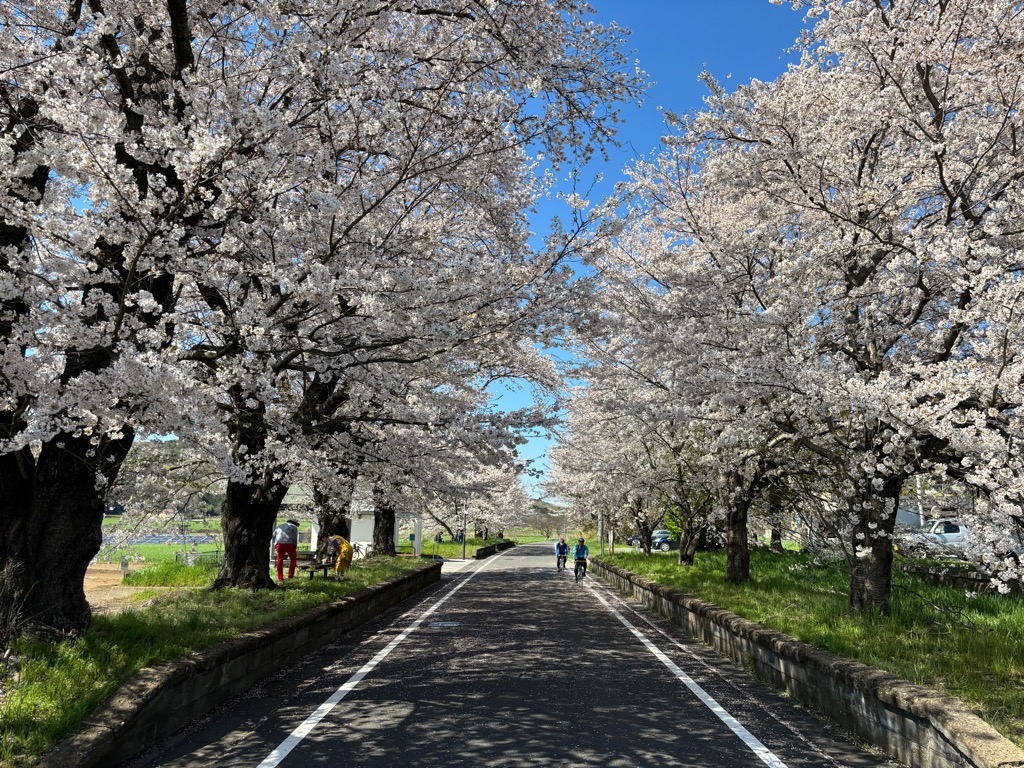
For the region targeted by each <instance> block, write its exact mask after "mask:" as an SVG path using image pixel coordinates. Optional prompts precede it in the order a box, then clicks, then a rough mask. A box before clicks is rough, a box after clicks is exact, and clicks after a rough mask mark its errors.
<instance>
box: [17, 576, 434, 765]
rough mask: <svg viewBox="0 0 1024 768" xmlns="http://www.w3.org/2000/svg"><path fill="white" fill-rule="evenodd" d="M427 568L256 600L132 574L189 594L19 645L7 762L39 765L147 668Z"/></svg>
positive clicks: (301, 587) (203, 579) (203, 580)
mask: <svg viewBox="0 0 1024 768" xmlns="http://www.w3.org/2000/svg"><path fill="white" fill-rule="evenodd" d="M422 565H423V563H422V561H419V560H407V559H398V558H391V559H386V558H371V559H369V560H365V561H361V562H358V563H356V564H355V565H354V566H353V567H352V568H351V569H350V570H349V571H348V573H347V576H346V580H345V581H342V582H336V581H333V580H332V579H312V580H308V579H295V580H294V581H291V582H289V583H288V586H287V587H286V588H285V589H275V590H265V591H261V592H257V593H252V592H246V591H242V590H220V591H217V592H212V591H210V590H208V589H205V588H199V587H206V586H207V585H209V584H210V582H211V581H212V578H213V576H214V575H215V573H216V571H215V570H214V569H210V568H206V567H203V566H195V567H187V566H181V565H175V564H174V563H170V564H164V565H160V566H158V567H157V568H154V569H150V570H152V571H154V573H151V574H150V575H149V576H147V575H146V572H145V571H140V572H139V573H136V574H133V575H131V576H130V577H129V578H130V579H133V580H134V581H133V582H132V583H134V584H136V585H143V586H145V585H150V584H153V585H156V584H160V585H162V586H182V587H186V588H184V589H182V590H181V591H178V592H174V593H171V594H165V595H161V596H160V597H158V598H156V599H155V600H153V601H152V602H151V604H150V605H148V606H146V607H145V608H139V609H132V610H127V611H124V612H122V613H120V614H117V615H112V616H98V617H97V618H96V619H95V621H94V622H93V625H92V627H91V628H90V629H89V631H88V632H86V633H84V634H83V635H81V636H80V637H78V638H76V639H75V640H73V641H69V642H65V643H47V642H38V641H32V640H29V639H21V640H18V641H16V642H15V644H14V646H13V650H14V653H15V654H16V655H17V656H18V657H19V659H20V661H21V680H20V682H19V683H18V684H17V685H15V686H14V687H13V688H12V689H11V690H10V691H8V694H7V697H6V699H4V700H3V702H2V705H0V723H2V728H0V763H3V764H4V765H10V766H20V765H32V764H34V763H35V760H34V759H33V758H34V757H35V756H38V755H40V754H42V753H43V752H45V751H46V750H48V749H50V748H51V747H53V746H54V745H55V744H56V743H57V742H58V741H59V740H60V739H61V738H63V737H64V736H66V735H67V734H69V733H71V732H72V731H74V730H75V729H76V728H77V727H78V726H79V725H80V724H81V722H82V720H83V719H84V718H85V717H87V716H88V715H89V713H90V712H91V711H92V710H93V709H95V708H96V707H97V706H99V704H101V703H102V702H103V701H104V700H105V699H107V698H108V697H109V696H110V695H111V694H112V693H113V692H114V691H115V690H116V689H117V687H118V686H119V685H121V683H123V682H124V681H126V680H127V679H128V678H129V677H131V676H132V675H133V674H134V673H135V672H137V671H138V670H140V669H142V668H143V667H149V666H153V665H154V664H159V663H160V662H162V661H167V660H169V659H174V658H178V657H180V656H182V655H184V654H186V653H188V652H190V651H193V650H195V649H197V648H202V647H204V646H208V645H212V644H213V643H216V642H218V641H220V640H224V639H227V638H229V637H233V636H235V635H237V634H238V633H240V632H245V631H246V630H250V629H253V628H256V627H259V626H262V625H265V624H268V623H270V622H272V621H275V620H277V619H281V618H284V617H286V616H292V615H294V614H297V613H301V612H303V611H306V610H308V609H310V608H312V607H314V606H317V605H321V604H323V603H327V602H330V601H332V600H337V599H339V598H341V597H343V596H345V595H347V594H351V593H352V592H356V591H357V590H359V589H362V588H363V587H367V586H370V585H372V584H377V583H379V582H381V581H385V580H386V579H390V578H393V577H394V576H397V575H399V574H401V573H403V572H407V571H410V570H413V569H415V568H418V567H420V566H422ZM158 569H163V570H158ZM160 573H163V578H164V579H165V580H164V581H161V577H160V575H159V574H160ZM187 587H193V588H187Z"/></svg>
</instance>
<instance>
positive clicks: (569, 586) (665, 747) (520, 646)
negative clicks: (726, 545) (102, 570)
mask: <svg viewBox="0 0 1024 768" xmlns="http://www.w3.org/2000/svg"><path fill="white" fill-rule="evenodd" d="M551 550H552V547H549V546H548V545H539V546H526V547H519V548H516V549H513V550H508V551H507V552H505V553H502V554H500V555H498V556H496V557H492V558H489V559H487V560H484V561H481V562H479V563H475V562H474V563H470V564H467V565H466V566H465V567H463V568H462V569H461V570H459V571H457V572H455V573H452V574H450V575H446V576H445V578H444V579H443V580H442V582H441V583H440V585H438V586H435V587H433V588H431V589H430V590H427V591H426V592H425V593H424V594H422V595H420V596H418V597H417V598H414V599H413V600H411V601H409V602H407V603H404V604H403V605H402V606H400V607H399V608H397V609H395V610H393V611H391V612H389V613H388V614H386V615H384V616H382V617H380V618H379V619H377V620H376V621H374V622H371V623H370V624H367V625H365V626H364V627H362V628H360V629H359V630H356V631H354V632H351V633H348V634H346V635H344V636H343V637H342V638H340V639H339V641H338V642H337V643H335V644H333V645H331V646H329V647H327V648H325V649H324V650H322V651H321V652H319V653H317V654H316V655H315V656H311V657H310V658H309V659H307V660H305V661H304V662H302V663H301V664H299V665H297V666H295V667H293V668H291V669H289V670H287V671H286V672H284V673H282V674H281V675H279V676H277V677H275V678H273V679H272V680H269V681H267V682H265V683H264V684H262V685H261V686H259V687H258V688H256V689H254V690H252V691H251V692H250V693H249V694H247V695H246V696H244V697H240V698H239V699H236V700H234V701H232V702H230V703H229V704H228V705H226V706H225V707H223V708H221V709H220V710H219V711H217V712H215V713H213V714H211V715H210V716H209V717H207V718H206V719H204V720H203V721H200V722H198V723H196V724H194V725H192V726H190V727H189V728H187V729H185V730H184V731H182V732H180V733H179V734H177V735H176V736H174V737H172V738H171V739H168V740H167V741H166V742H165V743H163V744H161V745H159V746H158V747H156V748H154V749H153V750H151V751H149V752H148V753H147V754H145V755H144V756H141V757H139V758H136V760H134V761H133V762H131V763H130V764H129V765H130V766H131V767H132V768H142V766H146V767H147V768H148V767H149V766H176V767H179V768H180V767H181V766H200V765H217V766H229V767H234V766H260V768H276V767H277V766H281V767H282V768H299V767H300V766H303V767H304V766H374V767H375V768H399V767H400V768H412V767H413V766H461V765H472V766H531V767H533V766H570V767H579V766H602V767H607V768H620V767H621V768H626V767H627V766H629V767H632V766H644V767H645V768H646V767H647V766H763V765H767V766H778V767H781V766H791V767H792V768H797V767H800V768H809V767H810V766H856V767H858V768H860V767H861V766H864V767H866V766H882V765H890V763H888V762H887V761H886V760H884V759H882V758H880V757H878V756H877V755H873V754H871V753H869V752H868V751H866V750H864V749H863V748H861V747H859V746H857V745H856V744H854V743H852V742H850V741H849V740H847V739H846V738H844V736H843V735H842V734H840V733H838V732H837V731H836V730H834V729H832V728H830V727H828V726H826V725H824V724H823V723H822V722H821V721H819V720H818V719H816V718H815V717H814V716H812V715H810V714H808V713H807V712H806V711H804V710H802V709H801V708H799V707H797V706H796V705H795V704H794V703H793V702H792V701H790V700H789V699H787V698H785V697H783V696H780V695H778V694H776V693H774V692H772V691H770V690H769V689H767V688H765V687H764V686H763V685H762V684H761V683H759V682H758V681H756V680H754V679H752V678H750V677H749V676H747V675H746V674H744V673H743V672H742V671H741V670H738V669H737V668H735V667H733V666H731V665H730V664H729V663H727V662H725V661H723V660H722V659H721V658H719V657H718V656H717V654H715V653H714V652H713V651H711V650H709V649H707V648H705V647H704V646H702V645H700V644H698V643H696V642H694V641H693V640H692V639H690V638H689V637H688V636H686V635H685V634H684V633H683V632H682V631H681V630H678V629H676V628H674V627H672V626H671V625H669V624H668V623H667V622H664V621H663V620H661V619H660V618H658V617H654V616H652V615H650V614H648V613H647V612H646V611H644V610H643V609H640V608H638V607H637V606H636V605H635V604H632V603H629V602H627V601H624V600H622V599H621V598H619V597H618V596H617V595H615V594H614V593H613V592H612V591H611V590H609V589H608V588H606V587H605V586H604V585H603V584H601V583H600V582H599V581H598V580H597V579H594V578H587V579H585V580H584V582H583V583H582V584H579V585H577V584H576V583H575V582H574V580H573V577H572V574H571V573H567V574H564V575H559V574H557V573H556V572H555V568H554V564H555V558H554V555H553V553H552V552H551ZM447 568H448V566H447V565H446V570H447Z"/></svg>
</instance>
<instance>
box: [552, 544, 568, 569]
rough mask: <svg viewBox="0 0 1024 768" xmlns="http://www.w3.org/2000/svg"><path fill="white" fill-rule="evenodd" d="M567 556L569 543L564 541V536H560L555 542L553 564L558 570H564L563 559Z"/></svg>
mask: <svg viewBox="0 0 1024 768" xmlns="http://www.w3.org/2000/svg"><path fill="white" fill-rule="evenodd" d="M568 556H569V545H568V544H566V543H565V536H562V537H561V538H560V539H559V540H558V543H557V544H555V564H556V565H557V566H558V570H559V571H564V570H565V559H566V558H567V557H568Z"/></svg>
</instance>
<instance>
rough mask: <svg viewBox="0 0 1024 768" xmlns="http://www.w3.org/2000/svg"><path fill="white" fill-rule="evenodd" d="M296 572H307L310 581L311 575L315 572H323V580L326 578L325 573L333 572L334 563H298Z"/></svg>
mask: <svg viewBox="0 0 1024 768" xmlns="http://www.w3.org/2000/svg"><path fill="white" fill-rule="evenodd" d="M298 570H300V571H304V572H305V571H308V572H309V578H310V581H312V579H313V574H314V573H316V572H317V571H323V572H324V578H325V579H326V578H327V572H328V571H333V570H334V563H299V567H298Z"/></svg>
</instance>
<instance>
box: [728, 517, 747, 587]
mask: <svg viewBox="0 0 1024 768" xmlns="http://www.w3.org/2000/svg"><path fill="white" fill-rule="evenodd" d="M749 509H750V501H749V499H747V498H745V497H744V498H737V499H732V500H731V501H730V502H729V505H728V508H727V511H726V517H725V523H726V529H725V556H726V564H725V578H726V579H727V580H728V581H730V582H732V583H733V584H743V583H745V582H748V581H750V543H749V541H748V533H747V511H748V510H749Z"/></svg>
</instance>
